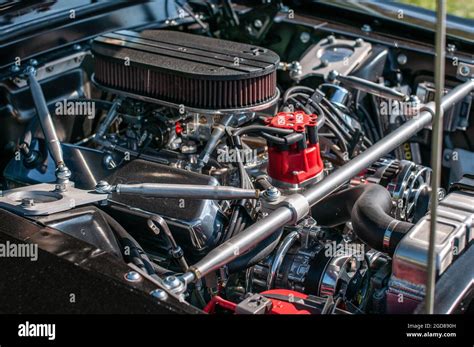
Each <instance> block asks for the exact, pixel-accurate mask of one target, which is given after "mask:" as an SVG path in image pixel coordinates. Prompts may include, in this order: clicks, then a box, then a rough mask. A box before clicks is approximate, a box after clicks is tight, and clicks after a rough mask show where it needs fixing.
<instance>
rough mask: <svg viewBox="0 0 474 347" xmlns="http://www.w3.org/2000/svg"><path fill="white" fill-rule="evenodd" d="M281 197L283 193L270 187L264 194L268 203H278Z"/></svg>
mask: <svg viewBox="0 0 474 347" xmlns="http://www.w3.org/2000/svg"><path fill="white" fill-rule="evenodd" d="M280 196H281V193H280V191H279V190H278V188H276V187H270V188H268V189H266V190H265V191H264V192H263V197H264V198H265V199H267V200H268V201H276V200H278V198H279V197H280Z"/></svg>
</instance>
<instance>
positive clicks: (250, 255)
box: [227, 229, 283, 273]
mask: <svg viewBox="0 0 474 347" xmlns="http://www.w3.org/2000/svg"><path fill="white" fill-rule="evenodd" d="M282 234H283V229H280V230H278V231H277V232H275V233H273V234H272V235H271V236H270V237H268V238H266V239H265V240H263V241H262V242H260V243H259V244H258V245H257V246H255V248H254V249H252V250H250V251H248V252H247V253H245V254H243V255H242V256H240V257H238V258H236V259H235V260H233V261H232V262H230V263H229V264H227V269H228V270H229V273H235V272H238V271H242V270H245V269H247V268H248V267H250V266H253V265H255V264H257V263H258V262H259V261H261V260H263V259H265V258H266V257H268V256H269V255H270V254H271V253H272V252H273V250H274V249H275V248H276V246H277V245H278V243H279V242H280V239H281V235H282Z"/></svg>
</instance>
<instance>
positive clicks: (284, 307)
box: [260, 289, 314, 314]
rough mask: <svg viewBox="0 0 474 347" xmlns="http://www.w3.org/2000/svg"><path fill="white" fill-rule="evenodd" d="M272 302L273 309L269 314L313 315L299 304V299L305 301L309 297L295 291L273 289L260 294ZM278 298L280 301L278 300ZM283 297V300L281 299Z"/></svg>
mask: <svg viewBox="0 0 474 347" xmlns="http://www.w3.org/2000/svg"><path fill="white" fill-rule="evenodd" d="M260 294H262V295H264V296H266V297H268V298H269V299H270V300H271V301H272V308H271V309H270V311H269V312H268V314H313V313H314V312H311V310H309V309H306V308H304V307H302V306H301V305H299V304H298V301H299V300H298V299H302V300H305V299H307V298H308V295H306V294H304V293H300V292H295V291H294V290H287V289H272V290H267V291H265V292H262V293H260ZM276 297H278V299H277V298H276ZM279 297H281V299H280V298H279Z"/></svg>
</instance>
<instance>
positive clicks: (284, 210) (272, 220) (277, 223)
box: [180, 80, 474, 284]
mask: <svg viewBox="0 0 474 347" xmlns="http://www.w3.org/2000/svg"><path fill="white" fill-rule="evenodd" d="M473 90H474V80H469V81H467V82H465V83H463V84H461V85H459V86H458V87H456V88H454V89H453V90H451V91H450V92H449V93H448V94H446V95H445V96H444V97H443V99H442V104H441V105H442V107H443V109H444V110H447V109H449V108H450V107H451V106H452V105H454V104H456V103H457V102H459V101H461V100H462V99H464V97H466V95H468V94H469V93H470V92H472V91H473ZM434 112H435V110H434V103H433V102H431V103H428V104H426V105H425V106H424V107H423V109H422V111H421V112H420V114H419V115H418V116H417V117H415V118H413V119H411V120H409V121H408V122H406V123H405V124H404V125H402V126H401V127H399V128H398V129H396V130H395V131H393V132H392V133H390V134H389V135H387V136H386V137H385V138H383V139H382V140H380V141H379V142H377V143H375V144H374V145H373V146H372V147H370V148H369V149H367V150H366V151H364V152H363V153H361V154H360V155H359V156H357V157H356V158H354V159H352V160H351V161H349V162H348V163H346V164H345V165H344V166H342V167H341V168H339V169H338V170H336V171H335V172H334V173H332V174H330V175H328V176H326V177H325V178H324V179H322V180H321V181H320V182H318V183H317V184H316V185H315V186H312V187H311V188H309V189H308V190H306V191H305V192H304V193H302V196H303V197H304V198H305V199H306V200H307V201H308V203H309V205H310V206H313V205H315V204H316V203H318V202H319V201H320V200H321V199H323V198H324V197H326V196H327V195H328V194H330V193H332V192H333V191H334V190H336V189H337V188H338V187H340V186H341V185H343V184H344V183H345V182H347V181H348V180H350V179H351V178H352V177H354V176H355V175H357V174H358V173H359V172H360V171H362V170H363V169H365V168H367V167H368V166H369V165H371V164H373V163H374V162H375V161H377V160H378V159H379V158H380V157H382V156H383V155H385V154H387V153H389V152H391V151H392V150H394V149H395V148H397V147H398V146H399V145H401V144H402V143H404V142H405V141H407V140H408V139H410V138H411V137H412V136H413V135H415V134H416V133H417V132H418V131H420V130H421V129H423V128H424V127H425V126H427V125H430V124H431V120H432V119H433V114H434ZM292 220H293V210H292V208H291V207H290V206H282V207H279V208H278V209H276V210H275V211H273V212H271V213H270V214H269V215H268V216H266V217H265V218H262V219H260V220H259V221H257V222H256V223H254V224H252V225H251V226H250V227H248V228H247V229H245V230H243V231H242V232H241V233H239V234H238V235H237V236H235V237H233V238H231V239H229V240H227V241H226V242H224V243H222V244H221V245H219V246H217V247H216V248H214V249H213V250H212V251H210V252H209V253H208V254H207V255H206V256H205V257H204V258H202V259H201V260H200V261H198V262H197V263H196V264H194V265H192V266H191V267H190V271H189V272H186V273H184V274H183V275H181V276H180V279H181V280H182V281H183V282H184V283H185V284H189V283H191V282H194V281H197V280H199V279H200V278H202V277H203V276H205V275H206V274H208V273H210V272H212V271H214V270H217V269H219V268H220V267H222V266H224V265H225V264H227V263H229V262H231V261H232V260H234V259H235V258H237V257H239V256H240V255H242V254H244V253H245V252H247V251H248V250H250V249H251V248H252V247H254V246H255V245H256V244H258V243H259V242H260V241H262V240H264V239H265V238H267V237H269V236H270V235H271V234H272V233H273V232H275V231H276V230H278V229H279V228H281V227H283V226H285V225H286V224H288V223H290V222H291V221H292Z"/></svg>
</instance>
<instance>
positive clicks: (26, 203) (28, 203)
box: [21, 198, 35, 207]
mask: <svg viewBox="0 0 474 347" xmlns="http://www.w3.org/2000/svg"><path fill="white" fill-rule="evenodd" d="M34 205H35V200H34V199H31V198H24V199H21V206H23V207H32V206H34Z"/></svg>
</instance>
